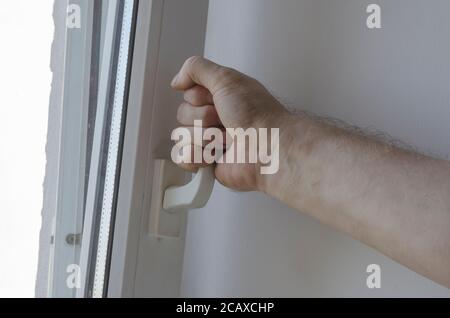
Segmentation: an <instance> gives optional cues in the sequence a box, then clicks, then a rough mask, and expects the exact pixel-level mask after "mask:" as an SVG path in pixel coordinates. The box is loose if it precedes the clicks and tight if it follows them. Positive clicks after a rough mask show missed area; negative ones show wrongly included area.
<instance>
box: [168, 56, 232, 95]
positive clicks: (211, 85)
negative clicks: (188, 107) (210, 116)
mask: <svg viewBox="0 0 450 318" xmlns="http://www.w3.org/2000/svg"><path fill="white" fill-rule="evenodd" d="M222 69H224V67H222V66H220V65H218V64H216V63H213V62H211V61H210V60H207V59H205V58H203V57H200V56H193V57H190V58H189V59H187V60H186V62H185V63H184V65H183V67H182V68H181V70H180V72H179V73H178V74H177V75H176V76H175V78H174V79H173V81H172V84H171V85H172V87H173V88H174V89H176V90H180V91H185V90H187V89H189V88H192V87H194V86H196V85H200V86H203V87H205V88H206V89H208V90H209V91H210V92H211V94H213V95H214V92H215V90H217V84H218V83H219V80H220V77H221V76H220V74H221V73H222V72H221V70H222Z"/></svg>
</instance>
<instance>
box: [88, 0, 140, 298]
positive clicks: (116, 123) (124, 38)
mask: <svg viewBox="0 0 450 318" xmlns="http://www.w3.org/2000/svg"><path fill="white" fill-rule="evenodd" d="M133 11H134V0H125V2H124V11H123V21H122V32H121V36H120V48H119V56H118V63H117V76H116V85H115V91H114V102H113V113H112V119H111V127H110V130H111V132H110V137H109V148H108V159H107V166H106V176H105V183H104V193H103V202H102V210H101V219H100V228H99V236H98V246H97V258H96V264H95V274H94V275H95V276H94V286H93V294H92V296H93V297H94V298H101V297H103V291H104V285H105V274H106V261H107V256H108V247H109V239H110V233H111V229H110V227H111V217H112V209H113V200H114V189H115V187H116V184H115V181H116V173H117V164H118V162H117V159H118V155H119V146H120V137H121V128H122V127H121V126H122V125H121V124H122V116H123V108H124V97H125V86H126V81H127V70H128V55H129V52H130V49H129V47H130V44H131V43H130V41H131V30H132V23H133Z"/></svg>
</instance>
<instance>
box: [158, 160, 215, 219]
mask: <svg viewBox="0 0 450 318" xmlns="http://www.w3.org/2000/svg"><path fill="white" fill-rule="evenodd" d="M214 182H215V175H214V167H213V166H208V167H205V168H200V169H199V171H198V172H197V174H196V175H195V176H194V178H193V179H192V181H191V182H189V183H188V184H186V185H184V186H173V187H169V188H168V189H166V191H165V193H164V200H163V208H164V210H166V211H174V212H175V211H179V210H188V209H199V208H202V207H204V206H205V205H206V203H207V202H208V200H209V197H210V196H211V193H212V190H213V188H214Z"/></svg>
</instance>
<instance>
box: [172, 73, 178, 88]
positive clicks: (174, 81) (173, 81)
mask: <svg viewBox="0 0 450 318" xmlns="http://www.w3.org/2000/svg"><path fill="white" fill-rule="evenodd" d="M178 77H179V74H177V75H175V77H174V78H173V80H172V83H171V84H170V85H172V87H173V86H175V85H177V83H178Z"/></svg>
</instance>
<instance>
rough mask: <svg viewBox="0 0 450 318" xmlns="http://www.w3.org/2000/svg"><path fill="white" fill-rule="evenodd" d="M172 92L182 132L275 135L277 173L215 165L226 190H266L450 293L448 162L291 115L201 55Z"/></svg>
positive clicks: (248, 82) (184, 69) (261, 89)
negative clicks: (200, 129) (199, 128)
mask: <svg viewBox="0 0 450 318" xmlns="http://www.w3.org/2000/svg"><path fill="white" fill-rule="evenodd" d="M172 87H173V88H174V89H176V90H179V91H182V92H184V100H185V103H183V104H182V105H180V108H179V111H178V121H179V122H180V124H181V125H183V126H192V125H193V123H194V120H203V124H204V126H208V127H219V128H223V127H226V128H237V127H242V128H248V127H254V128H261V127H266V128H280V145H279V146H280V169H279V172H278V173H276V174H274V175H262V174H260V173H259V171H260V170H259V168H260V167H259V164H217V165H216V178H217V180H218V181H219V182H221V183H222V184H223V185H225V186H227V187H229V188H232V189H236V190H240V191H261V192H264V193H266V194H268V195H270V196H272V197H275V198H277V199H278V200H280V201H282V202H284V203H285V204H287V205H289V206H291V207H293V208H295V209H297V210H299V211H301V212H303V213H307V214H309V215H311V216H313V217H315V218H316V219H318V220H320V221H321V222H323V223H325V224H328V225H329V226H331V227H334V228H336V229H339V230H341V231H343V232H345V233H347V234H350V235H351V236H353V237H354V238H356V239H357V240H359V241H361V242H363V243H365V244H367V245H369V246H372V247H374V248H375V249H377V250H379V251H380V252H382V253H384V254H385V255H387V256H389V257H391V258H392V259H394V260H396V261H397V262H399V263H401V264H403V265H405V266H407V267H409V268H410V269H412V270H414V271H416V272H418V273H420V274H422V275H424V276H426V277H428V278H430V279H432V280H434V281H436V282H437V283H440V284H442V285H444V286H446V287H448V288H450V163H449V162H448V161H444V160H437V159H433V158H429V157H426V156H423V155H420V154H416V153H413V152H410V151H406V150H403V149H399V148H396V147H394V146H391V145H388V144H385V143H383V142H380V141H377V140H374V139H371V138H367V137H364V136H362V135H360V134H356V133H352V132H349V131H347V130H345V129H342V128H338V127H335V126H333V125H330V124H327V123H325V122H323V121H321V120H316V119H313V118H311V117H308V116H304V115H293V114H291V113H289V112H288V111H286V110H285V108H284V107H283V106H282V105H281V104H280V103H279V102H278V101H277V100H276V99H275V98H274V97H273V96H272V95H271V94H270V93H269V92H268V91H267V90H266V89H265V88H264V87H263V86H262V85H261V84H260V83H259V82H257V81H256V80H255V79H252V78H250V77H248V76H246V75H244V74H242V73H239V72H237V71H236V70H232V69H229V68H226V67H223V66H220V65H217V64H214V63H212V62H211V61H208V60H206V59H203V58H201V57H192V58H190V59H188V60H187V61H186V62H185V64H184V65H183V67H182V69H181V70H180V72H179V73H178V74H177V76H176V77H175V78H174V81H173V82H172ZM183 167H184V168H186V169H188V170H195V169H197V168H198V165H184V166H183Z"/></svg>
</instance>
